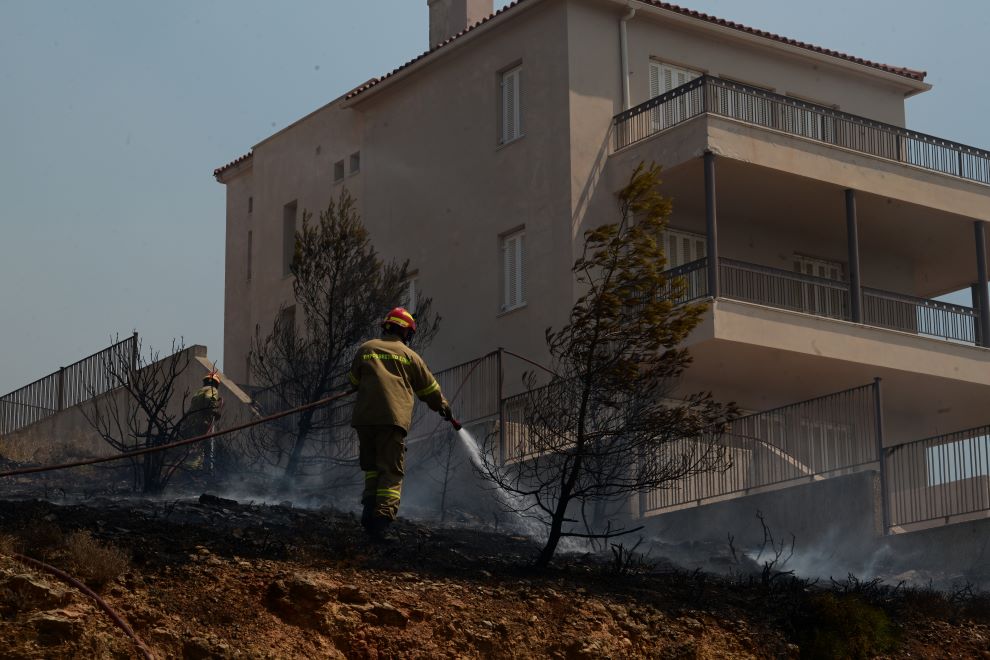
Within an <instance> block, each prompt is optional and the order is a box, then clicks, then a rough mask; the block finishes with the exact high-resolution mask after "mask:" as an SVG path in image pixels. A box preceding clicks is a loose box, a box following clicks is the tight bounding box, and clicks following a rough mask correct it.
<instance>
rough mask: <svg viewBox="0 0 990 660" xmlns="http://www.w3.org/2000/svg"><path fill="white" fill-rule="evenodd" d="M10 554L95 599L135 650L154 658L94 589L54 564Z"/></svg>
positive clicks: (144, 655)
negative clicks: (132, 644)
mask: <svg viewBox="0 0 990 660" xmlns="http://www.w3.org/2000/svg"><path fill="white" fill-rule="evenodd" d="M12 554H13V557H14V559H16V560H17V561H19V562H21V563H22V564H27V565H28V566H31V567H33V568H37V569H39V570H42V571H44V572H46V573H49V574H50V575H54V576H55V577H57V578H58V579H59V580H61V581H62V582H65V583H66V584H68V585H70V586H72V587H74V588H76V589H78V590H79V591H81V592H83V593H84V594H86V595H87V596H89V597H90V598H92V599H93V600H94V601H96V604H97V605H99V606H100V609H102V610H103V611H104V612H106V613H107V614H108V615H109V616H110V618H111V619H113V622H114V623H115V624H116V625H117V627H118V628H120V629H121V630H123V631H124V633H125V634H126V635H127V636H128V637H130V638H131V641H133V642H134V646H136V647H137V650H138V651H140V652H141V655H142V656H143V657H144V658H145V660H154V658H155V656H154V655H153V654H152V652H151V649H149V648H148V647H147V646H146V645H145V643H144V642H142V641H141V638H140V637H138V636H137V633H136V632H134V629H133V628H131V627H130V625H128V623H127V622H126V621H124V618H123V617H122V616H120V615H119V614H117V612H116V611H115V610H114V609H113V608H112V607H110V605H109V603H107V601H105V600H103V599H102V598H101V597H100V595H99V594H98V593H96V592H95V591H93V590H92V589H90V588H89V587H87V586H86V585H85V584H83V583H82V582H80V581H79V580H77V579H76V578H74V577H72V576H71V575H69V574H68V573H66V572H65V571H61V570H59V569H57V568H55V567H54V566H50V565H49V564H46V563H45V562H43V561H38V560H37V559H33V558H31V557H27V556H25V555H22V554H19V553H16V552H15V553H12Z"/></svg>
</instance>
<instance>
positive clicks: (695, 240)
mask: <svg viewBox="0 0 990 660" xmlns="http://www.w3.org/2000/svg"><path fill="white" fill-rule="evenodd" d="M663 246H664V249H665V250H666V251H667V253H666V256H667V268H677V267H678V266H683V265H684V264H687V263H691V262H692V261H697V260H698V259H703V258H704V257H705V255H706V254H708V242H707V239H706V238H705V235H704V234H696V233H694V232H690V231H681V230H679V229H665V230H664V231H663Z"/></svg>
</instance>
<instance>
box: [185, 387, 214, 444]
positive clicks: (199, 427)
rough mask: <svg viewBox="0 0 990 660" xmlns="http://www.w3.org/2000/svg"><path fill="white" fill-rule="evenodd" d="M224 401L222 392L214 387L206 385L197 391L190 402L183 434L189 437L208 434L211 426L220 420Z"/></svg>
mask: <svg viewBox="0 0 990 660" xmlns="http://www.w3.org/2000/svg"><path fill="white" fill-rule="evenodd" d="M222 407H223V399H222V398H220V390H218V389H217V388H216V387H214V386H213V385H204V386H203V387H201V388H199V389H198V390H196V392H195V393H194V394H193V395H192V399H191V400H190V401H189V410H188V411H187V413H186V419H185V421H184V423H183V428H182V431H183V434H184V435H185V436H187V437H193V436H195V435H202V434H203V433H206V432H207V431H208V430H209V428H210V425H211V424H213V423H214V422H215V421H216V420H218V419H220V410H221V408H222Z"/></svg>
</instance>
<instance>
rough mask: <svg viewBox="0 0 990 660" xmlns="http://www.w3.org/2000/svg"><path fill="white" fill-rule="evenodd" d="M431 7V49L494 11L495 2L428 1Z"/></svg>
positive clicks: (491, 0)
mask: <svg viewBox="0 0 990 660" xmlns="http://www.w3.org/2000/svg"><path fill="white" fill-rule="evenodd" d="M426 4H428V5H429V6H430V48H431V49H432V48H433V47H434V46H436V45H437V44H440V43H443V42H444V41H447V39H450V38H451V37H452V36H454V35H455V34H457V33H458V32H462V31H463V30H464V29H465V28H466V27H468V26H469V25H474V24H475V23H477V22H478V21H480V20H481V19H483V18H485V17H486V16H490V15H491V14H492V11H493V9H494V5H495V0H426Z"/></svg>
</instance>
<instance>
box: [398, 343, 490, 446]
mask: <svg viewBox="0 0 990 660" xmlns="http://www.w3.org/2000/svg"><path fill="white" fill-rule="evenodd" d="M501 360H502V354H501V353H500V352H499V351H494V352H492V353H489V354H488V355H485V356H484V357H482V358H479V359H477V360H472V361H470V362H465V363H463V364H459V365H457V366H454V367H450V368H448V369H443V370H441V371H438V372H436V373H435V374H434V376H435V377H436V379H437V382H438V383H439V384H440V389H441V391H442V392H443V393H444V396H446V397H447V398H448V399H449V400H450V401H451V405H452V407H453V409H454V412H455V414H456V415H457V419H458V421H459V422H461V424H465V425H466V424H474V423H477V422H479V421H482V420H486V419H495V418H496V417H498V414H499V400H500V398H501V385H500V381H501V369H502V366H501ZM443 424H445V423H444V422H442V421H441V420H440V418H439V417H437V415H436V414H435V413H431V412H429V411H428V409H427V408H426V407H425V406H416V414H415V415H414V417H413V425H412V428H411V429H410V430H409V438H410V439H416V438H420V437H425V436H429V435H431V434H433V432H434V431H435V430H436V429H437V427H438V426H441V425H443Z"/></svg>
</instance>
